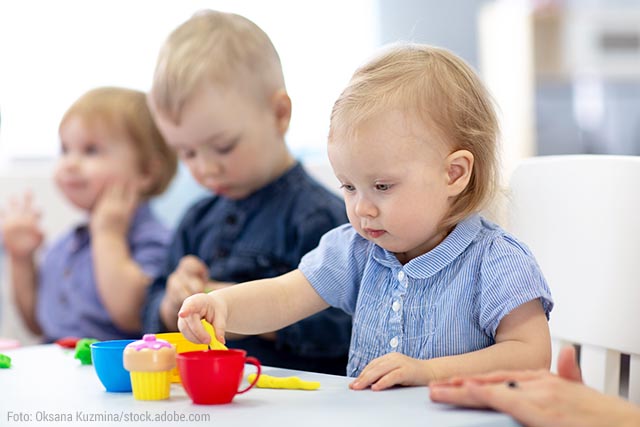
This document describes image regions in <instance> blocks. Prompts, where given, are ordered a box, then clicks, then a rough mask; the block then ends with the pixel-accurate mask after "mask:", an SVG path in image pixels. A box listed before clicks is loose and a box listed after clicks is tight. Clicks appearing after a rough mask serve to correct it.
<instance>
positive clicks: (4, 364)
mask: <svg viewBox="0 0 640 427" xmlns="http://www.w3.org/2000/svg"><path fill="white" fill-rule="evenodd" d="M10 367H11V358H10V357H9V356H7V355H6V354H0V369H8V368H10Z"/></svg>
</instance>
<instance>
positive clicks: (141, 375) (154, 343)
mask: <svg viewBox="0 0 640 427" xmlns="http://www.w3.org/2000/svg"><path fill="white" fill-rule="evenodd" d="M122 357H123V362H124V368H125V369H126V370H127V371H129V372H130V373H131V387H132V389H133V397H135V398H136V399H138V400H162V399H168V398H169V388H170V385H171V370H172V369H173V368H174V367H175V366H176V350H175V348H174V347H173V346H172V345H171V344H169V343H168V342H167V341H164V340H158V339H156V336H155V335H153V334H147V335H145V336H143V337H142V340H140V341H135V342H132V343H131V344H129V345H127V346H126V347H125V349H124V353H123V356H122Z"/></svg>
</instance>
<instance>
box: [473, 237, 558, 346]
mask: <svg viewBox="0 0 640 427" xmlns="http://www.w3.org/2000/svg"><path fill="white" fill-rule="evenodd" d="M480 281H481V287H480V313H479V314H480V316H479V317H480V326H481V327H482V328H483V330H484V332H485V333H486V334H487V335H489V336H491V337H495V333H496V330H497V329H498V325H499V324H500V321H501V320H502V319H503V318H504V316H506V315H507V314H509V313H510V312H511V311H512V310H513V309H515V308H517V307H519V306H520V305H522V304H524V303H526V302H529V301H531V300H534V299H539V300H540V303H541V304H542V308H543V310H544V312H545V314H546V315H547V318H549V313H550V312H551V309H552V308H553V300H552V298H551V291H550V290H549V286H548V285H547V282H546V280H545V278H544V276H543V275H542V272H541V270H540V267H539V266H538V264H537V262H536V260H535V258H534V257H533V255H532V254H531V252H530V251H529V249H528V248H527V247H526V246H525V245H523V244H522V243H520V242H518V241H517V240H516V239H514V238H513V237H511V236H509V235H504V236H501V237H499V238H496V240H495V241H493V242H492V244H491V245H490V246H489V247H488V248H487V252H486V253H485V256H484V259H483V261H482V265H481V267H480Z"/></svg>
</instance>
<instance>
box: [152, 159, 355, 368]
mask: <svg viewBox="0 0 640 427" xmlns="http://www.w3.org/2000/svg"><path fill="white" fill-rule="evenodd" d="M346 221H347V217H346V213H345V208H344V203H343V202H342V201H341V200H340V198H339V197H337V196H336V195H334V194H332V193H330V192H329V191H328V190H327V189H325V188H324V187H322V186H321V185H320V184H319V183H317V182H316V181H314V180H313V179H312V178H311V177H310V176H309V175H308V174H307V173H306V172H305V170H304V169H303V167H302V166H301V165H300V164H299V163H298V164H296V165H295V166H294V167H293V168H291V169H290V170H289V171H287V172H286V173H285V174H284V175H282V176H281V177H280V178H278V179H277V180H275V181H274V182H272V183H270V184H268V185H267V186H265V187H263V188H262V189H260V190H258V191H257V192H255V193H253V194H252V195H250V196H248V197H247V198H245V199H241V200H231V199H227V198H224V197H218V196H212V197H207V198H205V199H203V200H201V201H199V202H197V203H195V204H194V205H193V206H192V207H191V208H189V210H188V211H187V213H186V214H185V216H184V217H183V219H182V221H181V223H180V225H179V227H178V229H177V230H176V233H175V235H174V238H173V242H172V243H171V245H170V249H169V254H168V258H167V260H166V263H165V266H164V269H163V272H162V273H161V274H160V276H159V277H157V278H156V280H155V281H154V282H153V284H152V286H151V288H150V290H149V293H148V296H147V303H146V305H145V309H144V313H143V324H144V329H145V331H146V332H147V333H156V332H161V331H166V330H167V327H166V325H164V324H163V322H162V320H161V318H160V304H161V301H162V298H163V297H164V294H165V288H166V282H167V278H168V276H169V275H170V274H171V273H172V272H173V271H174V270H175V269H176V267H177V265H178V263H179V262H180V259H181V258H182V257H184V256H185V255H195V256H197V257H198V258H200V259H201V260H202V261H203V262H204V263H205V264H206V265H207V266H209V277H210V278H211V279H212V280H216V281H222V282H234V283H239V282H246V281H250V280H256V279H263V278H269V277H275V276H279V275H281V274H284V273H287V272H289V271H291V270H294V269H295V268H296V267H297V266H298V263H299V262H300V259H301V258H302V256H303V255H304V254H306V253H307V252H309V251H310V250H312V249H313V248H315V247H316V246H317V244H318V242H319V240H320V237H321V236H322V235H323V234H324V233H325V232H327V231H328V230H330V229H332V228H334V227H336V226H338V225H340V224H343V223H345V222H346ZM350 334H351V317H350V316H349V315H347V314H345V313H344V312H343V311H342V310H339V309H335V308H329V309H326V310H323V311H322V312H320V313H317V314H315V315H313V316H310V317H308V318H306V319H303V320H301V321H299V322H297V323H295V324H293V325H290V326H288V327H286V328H284V329H281V330H280V331H278V333H277V340H276V342H271V341H266V340H264V339H261V338H259V337H257V336H254V337H249V338H246V339H243V340H238V341H229V342H228V345H229V346H230V347H236V348H243V349H245V350H247V352H248V353H249V354H250V355H253V356H256V357H258V358H259V359H260V361H261V362H262V363H263V364H265V365H270V366H278V367H284V368H290V369H302V370H309V371H318V372H327V373H334V374H341V375H344V373H345V367H346V360H347V354H348V348H349V337H350Z"/></svg>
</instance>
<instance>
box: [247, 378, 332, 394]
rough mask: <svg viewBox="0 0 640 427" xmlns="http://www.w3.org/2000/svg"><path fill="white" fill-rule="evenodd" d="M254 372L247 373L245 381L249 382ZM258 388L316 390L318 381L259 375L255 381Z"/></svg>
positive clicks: (318, 384) (251, 380)
mask: <svg viewBox="0 0 640 427" xmlns="http://www.w3.org/2000/svg"><path fill="white" fill-rule="evenodd" d="M255 377H256V374H249V375H248V376H247V381H249V382H250V383H252V382H253V380H254V379H255ZM256 387H258V388H283V389H289V390H317V389H319V388H320V383H319V382H318V381H304V380H301V379H300V378H298V377H272V376H271V375H265V374H262V375H260V378H258V382H257V383H256Z"/></svg>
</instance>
